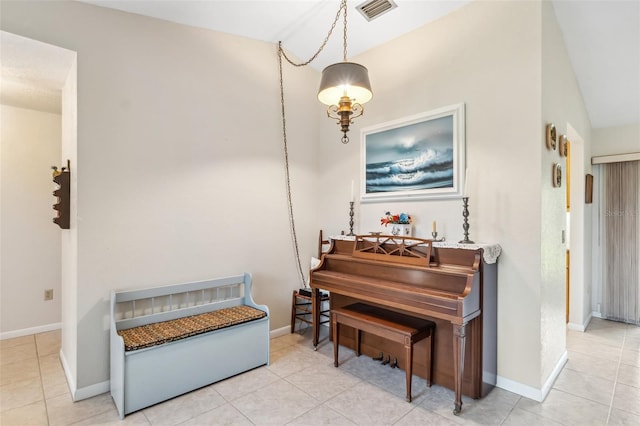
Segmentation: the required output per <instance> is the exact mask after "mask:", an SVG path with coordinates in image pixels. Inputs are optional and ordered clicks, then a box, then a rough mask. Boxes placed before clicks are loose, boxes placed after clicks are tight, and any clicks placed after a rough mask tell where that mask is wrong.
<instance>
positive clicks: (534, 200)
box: [320, 1, 564, 396]
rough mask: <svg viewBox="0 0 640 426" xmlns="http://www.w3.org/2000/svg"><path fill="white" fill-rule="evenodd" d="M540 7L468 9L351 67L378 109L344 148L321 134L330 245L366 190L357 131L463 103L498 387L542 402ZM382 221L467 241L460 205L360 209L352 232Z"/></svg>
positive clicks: (330, 133) (334, 135) (329, 128)
mask: <svg viewBox="0 0 640 426" xmlns="http://www.w3.org/2000/svg"><path fill="white" fill-rule="evenodd" d="M540 7H541V6H540V3H538V2H485V1H477V2H472V3H470V4H469V5H467V6H464V7H462V8H460V9H458V10H457V11H455V12H454V13H452V14H450V15H448V16H446V17H443V18H441V19H439V20H437V21H435V22H433V23H430V24H427V25H426V26H424V27H421V28H419V29H417V30H415V31H412V32H411V33H409V34H407V35H404V36H402V37H399V38H397V39H396V40H393V41H391V42H389V43H387V44H385V45H383V46H381V47H378V48H376V49H372V50H371V51H369V52H366V53H364V54H362V55H360V56H358V57H356V58H353V60H354V61H355V62H358V63H361V64H363V65H365V66H366V67H368V68H369V74H370V78H371V84H372V86H373V91H374V97H373V100H372V101H371V102H370V103H369V104H367V105H365V115H364V116H363V117H362V118H358V119H356V122H355V125H354V126H353V129H352V131H351V132H350V133H351V142H350V143H349V144H348V145H346V146H345V145H342V144H341V143H340V141H339V133H338V132H337V131H336V128H335V124H334V123H333V122H331V121H329V120H325V121H326V122H325V123H324V124H323V125H322V145H321V147H322V152H321V163H322V165H323V167H322V175H321V180H322V182H323V186H324V187H327V188H333V190H332V191H327V192H325V193H324V194H323V196H322V201H321V203H320V208H321V211H322V214H321V217H322V220H323V223H324V224H323V227H324V228H325V229H326V230H327V231H328V232H329V233H336V232H339V231H340V230H344V229H347V230H348V227H347V226H348V225H347V222H348V215H347V213H348V201H349V191H350V189H349V188H350V182H351V180H352V179H353V180H354V181H355V182H356V189H358V188H359V184H360V181H359V171H360V167H361V158H360V149H361V147H360V143H361V142H360V138H359V131H360V129H361V128H363V127H367V126H372V125H375V124H378V123H382V122H386V121H390V120H394V119H399V118H402V117H406V116H410V115H414V114H417V113H421V112H426V111H430V110H433V109H436V108H440V107H443V106H447V105H452V104H455V103H459V102H464V103H465V105H466V149H467V152H466V158H467V164H468V168H469V179H470V181H471V182H470V190H469V191H470V192H469V197H470V201H469V203H470V207H469V209H470V218H469V219H470V226H471V228H470V237H471V239H473V240H475V241H479V242H496V243H499V244H500V245H501V246H502V249H503V251H502V255H501V256H500V259H499V262H498V374H499V376H500V377H501V380H502V382H503V384H504V383H507V386H510V385H511V384H513V385H514V386H520V388H519V392H520V393H527V392H529V394H537V395H538V396H539V395H540V392H539V390H540V388H541V381H542V380H541V375H542V373H541V360H542V357H543V356H544V355H545V354H543V353H542V347H541V342H540V330H541V326H542V324H541V313H540V312H541V308H542V305H541V302H542V299H541V297H542V296H541V291H542V286H541V251H540V247H541V232H540V231H541V213H542V212H541V199H540V191H541V182H542V179H543V177H542V176H541V167H540V164H541V155H542V151H541V146H542V139H541V138H542V131H541V121H542V118H541V110H542V105H541V43H542V41H541V12H540ZM381 19H382V18H381ZM544 178H545V179H546V174H545V177H544ZM385 211H392V212H407V213H409V214H411V215H412V216H413V217H414V218H415V223H414V225H415V227H414V235H416V236H418V237H423V238H428V237H430V232H431V224H432V221H434V220H436V221H437V223H438V231H439V233H440V235H444V236H445V237H446V239H447V241H458V240H460V239H462V237H463V230H462V214H461V211H462V203H461V200H460V199H456V200H423V201H413V202H377V203H367V204H362V203H356V232H360V233H367V232H369V231H378V230H380V225H379V223H380V222H379V221H380V217H382V216H383V214H384V213H385ZM555 327H558V326H557V325H556V326H555ZM563 330H564V327H563V326H562V330H560V331H557V330H556V331H554V332H562V331H563ZM514 391H516V392H518V390H517V389H515V390H514Z"/></svg>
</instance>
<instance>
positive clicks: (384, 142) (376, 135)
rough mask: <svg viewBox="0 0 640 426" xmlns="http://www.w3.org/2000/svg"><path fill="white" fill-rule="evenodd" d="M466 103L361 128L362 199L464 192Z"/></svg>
mask: <svg viewBox="0 0 640 426" xmlns="http://www.w3.org/2000/svg"><path fill="white" fill-rule="evenodd" d="M464 135H465V129H464V104H463V103H460V104H456V105H450V106H447V107H444V108H439V109H436V110H433V111H429V112H425V113H421V114H416V115H413V116H410V117H406V118H402V119H399V120H394V121H390V122H386V123H382V124H379V125H376V126H372V127H368V128H365V129H363V130H362V153H363V154H364V156H363V161H362V170H361V176H362V179H363V182H362V184H361V200H362V201H363V202H367V201H368V202H374V201H378V200H383V199H384V200H390V199H392V200H408V199H410V200H414V199H425V198H452V197H456V196H461V195H462V187H463V182H462V178H463V173H464V167H465V136H464Z"/></svg>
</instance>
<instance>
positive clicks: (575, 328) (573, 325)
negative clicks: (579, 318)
mask: <svg viewBox="0 0 640 426" xmlns="http://www.w3.org/2000/svg"><path fill="white" fill-rule="evenodd" d="M591 318H593V313H590V314H589V316H588V317H587V319H586V320H585V321H584V324H576V323H573V322H569V323H567V328H568V329H569V330H573V331H585V330H586V329H587V327H589V323H590V322H591Z"/></svg>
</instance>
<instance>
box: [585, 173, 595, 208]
mask: <svg viewBox="0 0 640 426" xmlns="http://www.w3.org/2000/svg"><path fill="white" fill-rule="evenodd" d="M584 202H585V204H591V203H593V175H591V174H587V176H586V178H585V182H584Z"/></svg>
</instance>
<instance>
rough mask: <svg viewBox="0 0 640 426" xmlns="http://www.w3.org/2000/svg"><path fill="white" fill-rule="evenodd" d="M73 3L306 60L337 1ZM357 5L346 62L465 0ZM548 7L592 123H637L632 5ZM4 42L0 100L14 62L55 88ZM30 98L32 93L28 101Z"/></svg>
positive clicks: (639, 41) (326, 60)
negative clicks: (276, 47)
mask: <svg viewBox="0 0 640 426" xmlns="http://www.w3.org/2000/svg"><path fill="white" fill-rule="evenodd" d="M81 1H84V2H86V3H92V4H95V5H98V6H102V7H108V8H113V9H119V10H122V11H125V12H130V13H137V14H141V15H146V16H151V17H155V18H159V19H164V20H168V21H173V22H178V23H182V24H186V25H191V26H196V27H202V28H209V29H213V30H216V31H222V32H225V33H231V34H236V35H240V36H245V37H250V38H253V39H257V40H263V41H267V42H272V43H276V42H278V41H282V42H283V45H284V46H285V48H286V49H287V50H288V51H290V52H292V53H293V54H294V55H296V56H298V57H299V58H301V59H303V60H306V59H308V58H310V57H311V55H313V53H315V51H316V49H317V48H318V47H319V46H320V44H321V43H322V41H323V39H324V38H325V36H326V34H327V31H328V29H329V26H330V25H331V23H332V22H333V20H334V18H335V16H336V12H337V11H338V7H339V4H340V2H339V0H279V1H278V0H254V1H248V0H204V1H193V0H136V1H133V0H81ZM363 2H364V0H354V1H349V3H348V4H349V8H348V29H349V39H348V56H349V57H352V56H355V55H357V54H359V53H362V52H364V51H366V50H368V49H371V48H373V47H375V46H378V45H380V44H382V43H385V42H387V41H389V40H391V39H393V38H396V37H398V36H400V35H402V34H404V33H406V32H409V31H412V30H413V29H415V28H418V27H420V26H422V25H425V24H427V23H429V22H431V21H433V20H435V19H438V18H439V17H441V16H443V15H445V14H447V13H450V12H452V11H454V10H456V9H458V8H460V7H462V6H464V5H466V4H467V3H469V0H429V1H416V0H394V3H395V4H396V5H397V6H398V7H397V8H395V9H393V10H390V11H388V12H386V13H384V14H382V15H380V16H379V17H378V18H376V19H373V20H371V21H367V20H366V19H365V18H364V17H363V16H362V15H361V14H360V13H359V12H358V11H357V10H356V9H355V8H356V6H358V5H360V4H361V3H363ZM553 6H554V10H555V14H556V18H557V20H558V22H559V24H560V27H561V30H562V32H563V36H564V39H565V44H566V46H567V49H568V52H569V57H570V60H571V63H572V65H573V68H574V72H575V74H576V76H577V79H578V84H579V86H580V89H581V92H582V95H583V98H584V102H585V104H586V108H587V112H588V114H589V117H590V120H591V124H592V126H593V127H594V128H600V127H609V126H619V125H625V124H638V123H640V0H593V1H588V0H582V1H580V0H577V1H569V0H554V1H553ZM334 33H335V34H334V35H333V36H332V37H331V39H330V40H329V43H328V44H327V46H326V48H325V49H324V51H323V52H322V53H321V55H320V56H318V58H317V60H316V61H314V62H313V63H312V66H313V67H315V68H316V69H318V70H321V69H322V68H323V67H324V66H326V65H328V64H330V63H333V62H337V61H340V60H341V59H342V34H341V22H340V23H339V24H338V25H337V27H336V30H335V31H334ZM6 40H10V38H9V37H7V36H6V33H4V34H3V36H2V52H3V55H2V68H3V71H2V77H3V85H2V86H3V93H2V99H3V102H4V101H5V100H6V99H7V96H9V95H7V94H6V93H4V89H6V88H10V87H11V86H16V87H14V88H16V89H17V88H18V87H19V86H20V84H14V83H13V82H11V84H6V82H7V81H9V79H8V77H11V79H15V77H16V76H15V70H14V71H11V70H6V69H5V68H6V65H11V66H15V63H16V61H17V60H22V61H27V62H29V63H31V64H32V65H33V67H37V66H46V65H47V64H48V65H51V67H52V68H53V70H54V71H53V72H52V73H51V74H50V75H48V76H47V77H45V78H44V80H45V82H46V83H45V88H49V87H50V86H51V85H55V83H53V82H52V81H51V79H55V78H56V77H55V74H56V71H55V70H56V69H59V67H60V66H63V64H56V63H55V61H54V60H53V59H52V58H51V57H50V55H49V56H44V57H45V58H47V60H46V61H44V63H41V64H38V60H34V59H32V58H31V59H30V58H29V57H28V54H27V53H26V52H27V51H26V50H25V49H18V50H22V58H21V59H15V60H14V59H8V58H7V52H11V53H17V52H16V50H17V49H16V47H15V46H14V47H13V48H11V49H9V50H7V49H5V47H6V46H5V42H6ZM12 42H13V43H16V42H17V41H16V40H15V39H13V40H12ZM34 54H38V52H34ZM39 54H40V55H42V51H40V52H39ZM18 56H20V54H18ZM63 61H64V59H63ZM23 71H24V67H23ZM44 74H47V73H45V72H43V71H42V70H35V69H34V70H33V74H32V75H26V76H25V75H22V76H21V78H23V79H26V80H30V81H33V80H37V79H38V78H39V76H41V75H44ZM12 81H13V80H12ZM18 83H19V82H18ZM47 90H49V89H47ZM35 93H36V92H34V91H33V90H32V93H31V98H34V96H33V95H34V94H35ZM11 96H12V97H14V96H15V95H11ZM35 97H36V98H37V96H35Z"/></svg>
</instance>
